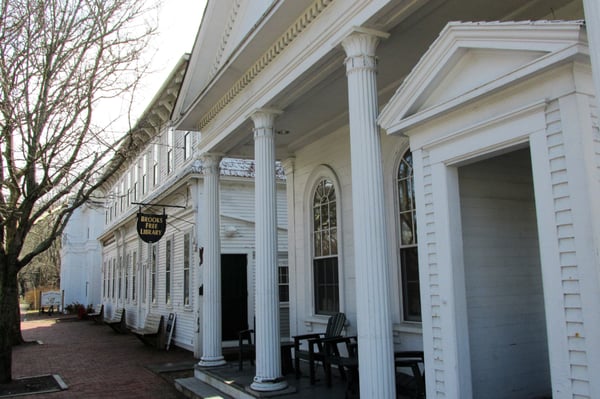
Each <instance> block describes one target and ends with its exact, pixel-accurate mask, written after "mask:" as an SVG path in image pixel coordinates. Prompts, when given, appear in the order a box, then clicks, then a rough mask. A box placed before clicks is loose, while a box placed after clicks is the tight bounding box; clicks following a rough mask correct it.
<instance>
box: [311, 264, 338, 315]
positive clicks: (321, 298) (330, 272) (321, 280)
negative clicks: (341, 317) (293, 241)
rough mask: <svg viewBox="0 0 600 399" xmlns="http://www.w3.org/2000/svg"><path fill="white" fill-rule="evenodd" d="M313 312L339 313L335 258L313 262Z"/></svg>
mask: <svg viewBox="0 0 600 399" xmlns="http://www.w3.org/2000/svg"><path fill="white" fill-rule="evenodd" d="M313 267H314V277H315V308H316V309H315V312H316V313H317V314H333V313H337V312H339V283H338V262H337V257H330V258H322V259H315V260H314V266H313Z"/></svg>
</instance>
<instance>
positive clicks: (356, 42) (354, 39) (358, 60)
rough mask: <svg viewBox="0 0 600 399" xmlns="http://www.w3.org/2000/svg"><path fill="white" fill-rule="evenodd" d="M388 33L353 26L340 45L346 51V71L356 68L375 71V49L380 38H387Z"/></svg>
mask: <svg viewBox="0 0 600 399" xmlns="http://www.w3.org/2000/svg"><path fill="white" fill-rule="evenodd" d="M388 37H389V34H388V33H385V32H380V31H376V30H373V29H366V28H354V29H353V30H352V32H350V34H348V36H346V38H345V39H344V40H342V47H343V48H344V51H345V52H346V59H345V60H344V63H345V64H346V73H350V72H354V71H358V70H371V71H375V69H376V68H377V58H376V57H375V49H376V48H377V46H378V45H379V42H380V40H381V39H385V38H388Z"/></svg>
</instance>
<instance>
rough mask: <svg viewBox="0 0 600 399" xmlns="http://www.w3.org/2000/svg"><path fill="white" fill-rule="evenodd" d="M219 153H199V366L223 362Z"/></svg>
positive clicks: (219, 364)
mask: <svg viewBox="0 0 600 399" xmlns="http://www.w3.org/2000/svg"><path fill="white" fill-rule="evenodd" d="M220 162H221V157H220V156H218V155H214V154H206V155H204V156H203V157H202V170H203V174H204V198H205V200H204V221H203V224H204V229H205V230H204V264H203V266H202V267H203V268H204V270H203V273H204V276H203V277H204V303H203V306H202V313H203V315H202V357H201V358H200V362H199V363H198V365H199V366H202V367H215V366H221V365H223V364H225V359H224V358H223V353H222V349H221V239H220V231H221V228H220V218H219V215H220V211H219V175H220V173H219V163H220Z"/></svg>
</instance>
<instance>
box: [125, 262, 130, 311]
mask: <svg viewBox="0 0 600 399" xmlns="http://www.w3.org/2000/svg"><path fill="white" fill-rule="evenodd" d="M126 259H127V262H126V264H125V299H126V300H127V299H129V269H130V268H131V254H127V257H126Z"/></svg>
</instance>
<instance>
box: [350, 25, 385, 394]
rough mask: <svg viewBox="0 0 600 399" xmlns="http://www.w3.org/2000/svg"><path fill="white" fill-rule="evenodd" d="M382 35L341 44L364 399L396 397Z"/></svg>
mask: <svg viewBox="0 0 600 399" xmlns="http://www.w3.org/2000/svg"><path fill="white" fill-rule="evenodd" d="M381 37H387V35H386V34H382V33H381V32H374V31H370V30H362V29H361V30H356V31H354V32H353V33H351V34H350V35H349V36H348V37H347V38H345V39H344V40H343V42H342V46H343V47H344V50H345V51H346V56H347V58H346V60H345V64H346V74H347V76H348V103H349V114H350V147H351V157H352V160H351V162H352V215H353V218H354V229H353V231H354V259H355V260H354V262H355V267H356V303H357V329H358V342H359V345H358V353H359V354H358V358H359V359H360V360H359V373H360V396H361V397H362V398H379V399H386V398H389V399H392V398H395V397H396V392H395V391H396V390H395V373H394V358H393V352H394V345H393V337H392V319H391V311H390V309H391V308H390V302H389V300H390V298H389V286H388V280H389V270H388V268H389V264H388V256H387V253H388V250H387V244H386V243H387V236H386V222H385V218H386V215H385V203H384V195H383V192H384V190H383V166H382V159H381V140H380V136H379V134H380V133H379V128H378V126H377V121H376V120H377V113H378V106H377V83H376V77H375V75H376V69H377V68H376V67H377V60H376V58H375V48H376V47H377V45H378V43H379V39H380V38H381Z"/></svg>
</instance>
